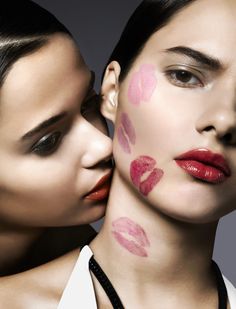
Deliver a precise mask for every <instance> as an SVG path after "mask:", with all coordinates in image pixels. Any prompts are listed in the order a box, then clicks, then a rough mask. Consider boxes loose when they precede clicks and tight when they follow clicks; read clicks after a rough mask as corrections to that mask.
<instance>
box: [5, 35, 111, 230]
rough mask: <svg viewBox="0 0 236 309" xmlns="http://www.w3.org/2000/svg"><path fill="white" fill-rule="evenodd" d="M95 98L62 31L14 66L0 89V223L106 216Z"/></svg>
mask: <svg viewBox="0 0 236 309" xmlns="http://www.w3.org/2000/svg"><path fill="white" fill-rule="evenodd" d="M92 96H94V92H93V77H92V74H91V72H90V71H89V70H88V68H87V66H86V65H85V63H84V61H83V59H82V57H81V55H80V54H79V51H78V50H77V48H76V46H75V44H74V43H73V42H72V40H71V39H69V38H68V37H66V36H63V35H56V36H54V37H52V38H51V39H50V40H49V43H48V44H46V45H45V46H44V47H42V48H41V49H40V50H38V51H36V52H33V53H32V54H30V55H27V56H25V57H23V58H21V59H19V60H18V61H17V62H16V63H15V64H14V65H13V67H12V69H11V70H10V72H9V74H8V75H7V78H6V80H5V82H4V84H3V86H2V87H1V92H0V171H1V172H0V222H1V225H3V224H11V225H19V226H22V225H23V226H60V225H64V226H65V225H74V224H84V223H88V222H91V221H94V220H97V219H98V218H100V217H101V216H102V215H103V214H104V209H105V198H106V197H107V194H108V187H109V186H108V182H109V181H108V179H106V178H107V177H105V178H103V176H104V175H107V174H108V173H110V168H111V167H110V164H109V162H108V161H109V158H110V155H111V141H110V139H109V138H108V137H107V136H106V135H105V134H106V126H105V123H104V121H103V119H102V118H101V116H100V115H99V113H98V108H96V103H95V102H91V100H90V102H88V99H89V98H91V97H92ZM86 101H87V102H86ZM93 103H94V104H93ZM101 178H102V180H101ZM100 180H101V181H100ZM98 183H99V184H98ZM97 184H98V186H96V185H97ZM95 186H96V188H94V187H95ZM91 190H92V193H91ZM90 193H91V194H90Z"/></svg>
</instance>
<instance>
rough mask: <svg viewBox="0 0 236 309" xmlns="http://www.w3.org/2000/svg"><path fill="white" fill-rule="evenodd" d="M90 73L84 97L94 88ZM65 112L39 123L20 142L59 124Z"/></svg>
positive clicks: (92, 72)
mask: <svg viewBox="0 0 236 309" xmlns="http://www.w3.org/2000/svg"><path fill="white" fill-rule="evenodd" d="M90 72H91V77H90V81H89V85H88V91H87V94H86V96H87V95H88V94H89V92H90V91H91V90H92V89H93V87H94V82H95V73H94V71H90ZM67 114H68V113H67V112H62V113H60V114H58V115H56V116H53V117H51V118H49V119H47V120H45V121H43V122H41V123H40V124H39V125H37V126H36V127H35V128H33V129H32V130H30V131H29V132H27V133H26V134H24V135H23V136H22V138H21V140H27V139H29V138H31V137H33V136H34V135H35V134H38V133H40V132H41V131H42V130H45V129H46V128H48V127H50V126H52V125H53V124H55V123H57V122H59V121H60V120H62V119H63V118H65V117H66V116H67Z"/></svg>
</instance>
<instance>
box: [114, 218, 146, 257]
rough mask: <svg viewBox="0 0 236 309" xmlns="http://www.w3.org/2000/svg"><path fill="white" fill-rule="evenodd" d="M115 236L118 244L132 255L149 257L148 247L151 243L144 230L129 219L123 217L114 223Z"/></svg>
mask: <svg viewBox="0 0 236 309" xmlns="http://www.w3.org/2000/svg"><path fill="white" fill-rule="evenodd" d="M112 227H113V231H112V234H113V235H114V237H115V239H116V240H117V242H118V243H119V244H120V245H121V246H122V247H123V248H125V249H126V250H128V251H129V252H130V253H132V254H134V255H137V256H140V257H147V256H148V254H147V251H146V249H145V248H146V247H150V242H149V240H148V238H147V235H146V233H145V231H144V230H143V228H142V227H141V226H140V225H138V224H136V223H135V222H133V221H132V220H131V219H129V218H127V217H121V218H119V219H117V220H116V221H114V222H113V223H112Z"/></svg>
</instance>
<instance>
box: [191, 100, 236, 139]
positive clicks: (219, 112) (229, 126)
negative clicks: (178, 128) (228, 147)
mask: <svg viewBox="0 0 236 309" xmlns="http://www.w3.org/2000/svg"><path fill="white" fill-rule="evenodd" d="M196 129H197V131H198V132H199V133H207V134H212V135H214V136H215V137H216V138H217V139H218V140H220V141H221V142H224V143H227V144H235V143H236V98H235V100H234V102H232V103H231V104H219V105H217V104H212V105H211V106H209V107H208V108H206V109H205V111H204V112H203V113H202V114H201V116H200V117H199V119H198V121H197V125H196Z"/></svg>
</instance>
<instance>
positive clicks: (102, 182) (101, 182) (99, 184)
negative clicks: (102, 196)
mask: <svg viewBox="0 0 236 309" xmlns="http://www.w3.org/2000/svg"><path fill="white" fill-rule="evenodd" d="M111 176H112V170H110V171H109V172H108V173H107V174H105V175H104V176H102V177H101V178H100V180H99V181H98V182H97V183H96V185H95V186H94V187H93V188H92V190H90V191H89V192H88V193H86V197H87V196H89V195H91V194H92V193H94V192H96V191H98V190H99V189H101V188H102V187H103V186H104V185H105V184H106V183H108V182H110V180H111Z"/></svg>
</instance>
